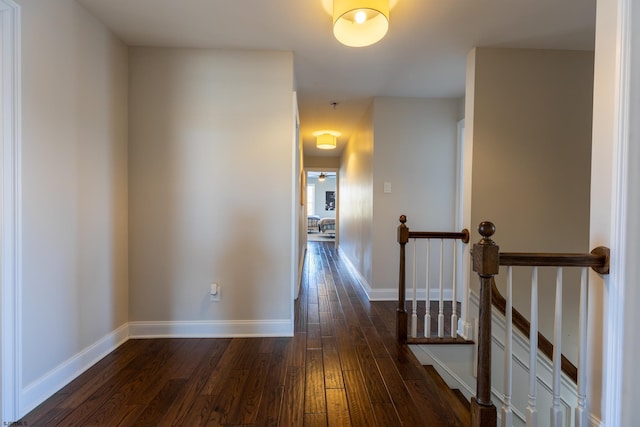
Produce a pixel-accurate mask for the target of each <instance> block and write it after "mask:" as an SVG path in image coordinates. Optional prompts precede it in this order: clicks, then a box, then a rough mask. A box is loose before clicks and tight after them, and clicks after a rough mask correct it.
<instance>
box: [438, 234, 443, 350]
mask: <svg viewBox="0 0 640 427" xmlns="http://www.w3.org/2000/svg"><path fill="white" fill-rule="evenodd" d="M438 336H439V337H440V338H443V337H444V239H440V299H439V300H438Z"/></svg>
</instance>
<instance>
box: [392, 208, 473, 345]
mask: <svg viewBox="0 0 640 427" xmlns="http://www.w3.org/2000/svg"><path fill="white" fill-rule="evenodd" d="M406 223H407V216H406V215H400V225H399V226H398V243H399V244H400V267H399V270H400V271H399V278H398V308H397V309H396V337H397V339H398V341H399V342H403V343H404V342H406V341H407V323H408V319H409V315H408V313H407V310H406V307H405V302H406V279H405V278H406V274H405V270H406V267H405V266H406V255H405V253H406V248H405V247H406V245H407V243H408V242H409V239H452V240H453V239H459V240H461V241H462V242H463V243H469V230H467V229H466V228H465V229H463V230H462V231H459V232H451V231H409V227H407V225H406Z"/></svg>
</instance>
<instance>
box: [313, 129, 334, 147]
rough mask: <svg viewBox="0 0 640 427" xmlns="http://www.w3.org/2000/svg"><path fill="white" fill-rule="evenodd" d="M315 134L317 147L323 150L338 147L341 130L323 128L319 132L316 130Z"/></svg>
mask: <svg viewBox="0 0 640 427" xmlns="http://www.w3.org/2000/svg"><path fill="white" fill-rule="evenodd" d="M313 136H315V137H316V147H318V148H321V149H323V150H331V149H334V148H336V143H337V139H338V137H339V136H340V132H334V131H331V130H321V131H318V132H314V133H313Z"/></svg>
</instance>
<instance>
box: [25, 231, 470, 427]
mask: <svg viewBox="0 0 640 427" xmlns="http://www.w3.org/2000/svg"><path fill="white" fill-rule="evenodd" d="M308 248H309V250H308V255H307V261H306V263H305V271H304V281H303V284H302V290H301V293H300V297H299V299H298V301H296V305H295V336H294V337H293V338H233V339H202V338H182V339H146V340H140V339H135V340H134V339H132V340H129V341H127V342H126V343H125V344H123V345H122V346H120V347H119V348H118V349H117V350H115V351H114V352H112V353H110V354H109V355H108V356H106V357H105V358H104V359H102V360H101V361H100V362H98V363H97V364H96V365H94V366H93V367H92V368H90V369H89V370H88V371H86V372H85V373H84V374H82V375H81V376H80V377H78V378H77V379H76V380H74V381H73V382H71V383H70V384H69V385H68V386H66V387H65V388H63V389H62V390H60V391H59V392H58V393H56V394H55V395H54V396H52V397H51V398H50V399H48V400H47V401H45V402H44V403H43V404H42V405H40V406H39V407H38V408H36V409H35V410H34V411H32V412H31V413H30V414H28V415H27V416H25V417H24V418H23V419H22V420H21V421H22V422H23V423H24V424H22V425H29V426H36V425H41V426H70V425H82V426H87V425H95V426H116V425H122V426H134V425H135V426H146V425H149V426H161V425H183V426H198V425H210V426H216V425H256V426H260V425H280V426H286V427H290V426H303V425H304V426H326V425H330V426H347V425H356V426H383V427H387V426H401V425H405V426H434V427H441V426H444V427H446V426H449V427H454V426H466V425H469V413H468V404H467V405H465V404H464V403H462V402H461V401H460V400H459V399H458V398H457V397H456V396H455V395H454V393H453V392H451V391H450V390H449V389H448V388H447V387H446V386H445V385H444V383H443V382H442V381H441V380H440V379H439V377H437V376H433V375H430V374H429V372H432V370H427V369H424V368H423V367H422V366H420V365H419V364H418V362H417V361H416V360H415V358H414V357H413V355H412V354H411V352H410V351H409V350H408V349H407V348H406V347H403V346H400V345H398V344H397V342H396V340H395V338H394V336H393V333H392V331H393V330H394V329H395V320H394V316H395V313H394V310H395V308H394V304H392V303H387V302H380V303H370V302H369V301H368V300H367V298H366V296H365V295H364V293H363V291H362V289H361V288H360V287H359V285H358V284H357V283H356V282H355V280H354V279H353V277H352V276H351V274H350V273H349V271H348V270H347V268H346V266H345V265H344V263H343V262H342V260H341V259H340V257H339V256H338V254H337V252H336V250H335V248H334V245H333V244H332V243H320V242H311V243H309V246H308Z"/></svg>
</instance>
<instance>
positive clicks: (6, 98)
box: [0, 0, 22, 422]
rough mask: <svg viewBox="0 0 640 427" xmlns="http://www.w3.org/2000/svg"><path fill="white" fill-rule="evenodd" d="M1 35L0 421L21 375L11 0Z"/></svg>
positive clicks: (15, 49)
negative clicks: (0, 369)
mask: <svg viewBox="0 0 640 427" xmlns="http://www.w3.org/2000/svg"><path fill="white" fill-rule="evenodd" d="M0 27H1V28H0V31H1V34H2V42H1V49H2V55H1V56H2V60H1V64H2V65H1V70H2V71H1V72H2V77H1V85H2V86H1V90H0V91H1V93H2V96H1V99H2V101H1V102H2V131H1V132H0V135H1V138H2V141H1V149H2V151H1V153H2V154H1V156H2V158H1V159H0V168H1V170H0V177H1V178H0V179H1V180H2V183H1V186H0V187H1V192H2V194H1V197H2V211H1V213H0V215H1V217H0V224H1V225H0V244H1V249H0V250H1V254H0V259H1V261H0V263H1V265H0V268H1V271H2V274H1V281H2V283H1V286H0V301H1V304H2V319H0V323H1V324H2V327H1V332H0V334H1V342H2V353H1V356H0V357H1V358H2V374H1V377H2V378H1V379H2V406H1V408H2V412H1V417H0V418H1V419H2V422H9V421H15V420H17V419H18V418H19V417H20V416H21V415H22V414H20V390H21V389H22V384H21V378H22V375H21V374H22V370H21V360H22V357H21V348H22V346H21V322H20V319H21V318H22V316H21V307H22V305H21V301H22V295H21V290H22V286H21V284H22V283H21V282H22V259H21V255H22V249H21V245H22V235H21V218H22V212H21V209H22V206H21V205H22V203H21V197H22V187H21V179H20V177H21V145H22V135H21V129H22V116H21V82H20V77H21V65H20V31H21V28H20V6H19V5H17V4H16V3H15V2H14V1H12V0H0Z"/></svg>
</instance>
